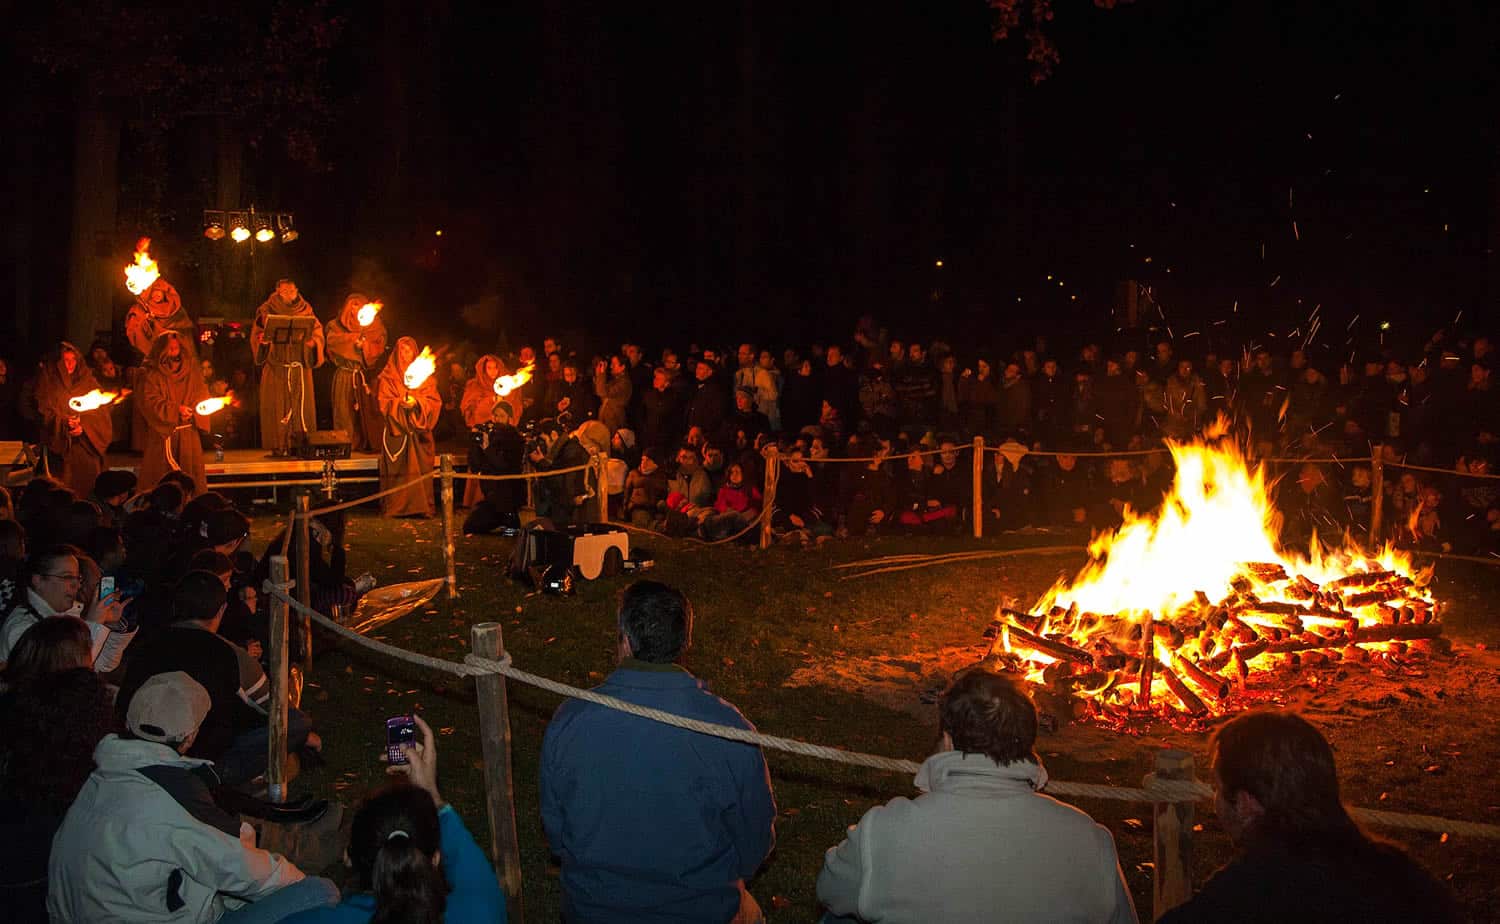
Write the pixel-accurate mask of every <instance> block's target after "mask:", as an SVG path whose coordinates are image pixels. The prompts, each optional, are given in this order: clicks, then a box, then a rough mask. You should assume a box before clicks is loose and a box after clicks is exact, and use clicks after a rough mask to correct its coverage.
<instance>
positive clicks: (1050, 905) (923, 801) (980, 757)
mask: <svg viewBox="0 0 1500 924" xmlns="http://www.w3.org/2000/svg"><path fill="white" fill-rule="evenodd" d="M939 709H940V724H941V728H942V738H941V740H940V742H939V745H938V748H939V750H938V752H937V753H936V754H934V755H932V756H931V757H929V758H927V760H926V761H925V762H923V764H922V768H921V769H920V770H919V771H917V776H916V781H915V782H916V786H917V788H918V789H919V790H921V792H922V795H920V796H918V797H917V798H915V799H907V798H897V799H893V800H892V801H890V802H888V803H886V804H885V805H880V806H876V807H875V808H873V809H870V811H868V812H866V813H865V816H864V817H863V818H861V819H860V821H859V823H858V824H857V825H855V826H854V827H852V828H850V829H849V836H848V838H847V839H846V840H844V842H843V843H841V844H839V845H838V846H837V847H834V848H832V849H830V850H829V851H828V854H827V856H826V857H825V858H824V861H823V871H822V872H821V873H820V874H819V875H818V899H819V900H820V901H821V902H822V903H823V904H824V905H825V906H827V908H828V911H829V913H830V916H834V915H837V916H840V917H839V918H838V919H839V920H863V921H879V922H889V924H902V922H911V924H927V922H935V921H942V922H945V924H953V922H965V921H974V922H980V921H995V920H1005V921H1079V922H1085V921H1098V922H1110V924H1125V922H1134V921H1135V920H1136V915H1135V906H1134V905H1133V904H1132V903H1131V900H1130V893H1129V891H1128V890H1127V889H1126V888H1125V877H1124V875H1123V874H1122V873H1121V872H1120V863H1119V859H1118V857H1117V856H1116V854H1115V844H1114V840H1113V838H1111V837H1110V835H1109V831H1108V830H1107V829H1105V828H1104V827H1103V826H1101V825H1098V824H1095V823H1094V820H1093V819H1092V818H1090V817H1089V816H1088V815H1086V814H1084V813H1083V812H1082V811H1079V810H1078V809H1076V808H1074V807H1072V806H1070V805H1065V804H1063V803H1061V802H1058V801H1057V800H1055V799H1053V798H1051V797H1050V796H1044V795H1042V794H1041V793H1040V792H1038V791H1037V790H1040V789H1041V788H1042V787H1043V786H1045V785H1046V783H1047V771H1046V770H1045V769H1043V768H1042V763H1041V760H1040V758H1038V757H1037V755H1036V752H1035V751H1034V750H1033V747H1034V745H1035V743H1036V732H1037V713H1036V706H1034V705H1033V704H1032V702H1031V700H1030V698H1028V697H1027V695H1026V693H1025V691H1024V690H1023V689H1022V688H1021V686H1020V684H1019V683H1018V682H1017V681H1016V680H1015V679H1013V678H1012V677H1009V676H1006V675H1003V674H996V673H991V672H989V671H986V670H983V669H980V668H974V669H971V670H968V671H965V672H963V673H961V674H959V675H958V677H957V678H955V679H954V681H953V686H952V687H951V688H949V690H948V692H947V693H945V694H944V695H943V699H942V703H941V705H940V706H939ZM827 920H829V918H825V921H827Z"/></svg>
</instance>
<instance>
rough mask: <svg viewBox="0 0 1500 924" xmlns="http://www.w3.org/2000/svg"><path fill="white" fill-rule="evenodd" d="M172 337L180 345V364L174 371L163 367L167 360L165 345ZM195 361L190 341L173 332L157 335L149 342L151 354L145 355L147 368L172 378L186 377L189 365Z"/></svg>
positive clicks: (166, 331) (167, 331) (165, 331)
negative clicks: (157, 370)
mask: <svg viewBox="0 0 1500 924" xmlns="http://www.w3.org/2000/svg"><path fill="white" fill-rule="evenodd" d="M173 337H176V338H177V340H178V342H179V343H181V344H182V354H181V356H182V364H181V365H180V366H179V367H178V368H177V369H176V371H173V370H171V369H169V368H167V367H166V366H165V365H163V363H164V361H165V360H166V358H167V344H168V343H170V342H171V340H172V338H173ZM197 361H198V360H197V358H196V357H195V356H194V355H193V347H192V340H191V339H189V338H187V337H184V336H182V335H181V334H180V332H178V331H175V330H164V331H162V332H161V333H159V334H157V335H156V339H155V340H153V341H151V352H150V353H148V354H147V355H146V365H147V366H149V367H151V368H154V369H161V370H162V371H163V372H166V373H167V374H168V375H170V376H171V377H172V378H178V377H180V376H184V375H187V373H188V367H189V365H191V364H193V363H196V362H197Z"/></svg>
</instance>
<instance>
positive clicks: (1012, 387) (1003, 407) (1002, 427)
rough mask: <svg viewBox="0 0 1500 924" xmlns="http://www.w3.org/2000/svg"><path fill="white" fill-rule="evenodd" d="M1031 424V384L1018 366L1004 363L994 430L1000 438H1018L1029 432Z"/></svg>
mask: <svg viewBox="0 0 1500 924" xmlns="http://www.w3.org/2000/svg"><path fill="white" fill-rule="evenodd" d="M1031 423H1032V394H1031V382H1030V381H1029V380H1028V379H1027V378H1026V377H1025V376H1023V375H1022V374H1021V367H1020V366H1019V365H1018V364H1016V363H1006V364H1005V373H1004V378H1003V379H1002V380H1001V382H1000V402H999V405H998V406H997V407H996V418H995V428H996V429H997V430H999V432H1000V435H1002V436H1018V435H1023V434H1026V433H1029V432H1031Z"/></svg>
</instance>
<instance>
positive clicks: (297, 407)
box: [281, 360, 309, 433]
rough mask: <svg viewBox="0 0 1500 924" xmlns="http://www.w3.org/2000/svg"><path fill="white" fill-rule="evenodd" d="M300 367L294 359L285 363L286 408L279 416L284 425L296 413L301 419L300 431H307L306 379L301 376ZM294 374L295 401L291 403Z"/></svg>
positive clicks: (289, 421) (300, 364)
mask: <svg viewBox="0 0 1500 924" xmlns="http://www.w3.org/2000/svg"><path fill="white" fill-rule="evenodd" d="M301 369H302V363H300V362H297V361H295V360H294V361H292V362H289V363H287V364H286V397H287V409H286V416H285V417H283V418H281V425H282V426H283V427H285V426H286V425H287V424H289V423H291V421H292V415H293V414H296V415H297V416H298V417H299V418H300V419H301V420H302V431H303V432H304V433H306V432H309V431H308V429H307V381H306V380H305V379H304V378H303V377H302V374H301ZM294 374H295V375H296V380H297V401H296V403H293V402H292V400H291V398H292V376H293V375H294Z"/></svg>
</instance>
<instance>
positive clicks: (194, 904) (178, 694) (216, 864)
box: [47, 671, 338, 924]
mask: <svg viewBox="0 0 1500 924" xmlns="http://www.w3.org/2000/svg"><path fill="white" fill-rule="evenodd" d="M211 706H212V700H211V699H210V697H209V693H208V691H207V690H205V689H204V688H203V687H202V686H200V685H199V684H198V683H197V682H196V681H194V680H193V678H192V677H190V676H188V675H187V674H185V673H182V672H180V671H174V672H170V673H163V674H158V675H155V676H153V677H151V678H150V679H149V680H148V681H146V683H145V684H143V685H142V686H141V687H140V688H139V689H138V690H137V691H136V693H135V696H134V697H133V698H132V700H131V702H130V705H129V708H128V710H127V712H126V714H125V727H126V732H125V733H124V734H123V735H108V736H106V737H105V738H104V740H102V741H100V742H99V746H98V747H97V748H96V749H95V750H94V763H95V764H96V765H97V767H98V769H96V770H95V771H94V772H93V773H92V774H91V775H90V776H89V778H88V781H87V782H86V783H84V785H83V788H82V791H81V792H79V794H78V797H77V799H75V800H74V802H73V805H72V807H71V808H69V809H68V812H67V815H66V817H64V819H63V822H62V826H61V827H60V828H59V829H58V831H57V836H56V837H55V838H54V840H53V844H52V856H51V860H50V862H49V864H48V867H47V881H48V891H47V910H48V911H49V912H50V913H51V915H52V920H53V921H55V922H60V924H67V922H75V921H76V922H95V921H150V920H172V921H192V922H205V924H206V922H213V921H219V922H224V924H232V922H235V921H244V922H261V921H279V920H281V919H282V918H284V917H286V916H288V915H291V914H293V913H295V912H298V911H302V910H305V909H308V908H318V907H324V906H328V905H332V904H333V903H335V902H336V901H338V889H337V888H336V887H335V886H334V885H333V883H331V882H329V881H328V880H326V879H315V878H310V877H304V876H303V874H302V871H301V870H299V869H297V867H296V866H295V865H293V864H292V863H291V861H289V860H287V859H286V858H285V857H282V856H279V855H277V854H274V853H269V852H267V851H264V850H261V849H259V848H257V847H256V846H255V831H254V829H253V828H251V827H250V826H249V825H248V824H245V823H243V822H241V821H240V820H239V819H238V818H235V817H234V816H232V815H230V814H228V813H227V812H225V811H224V810H223V809H220V808H219V807H218V806H217V805H215V804H214V801H213V796H212V794H211V792H210V789H209V785H210V784H209V780H210V779H212V777H211V776H209V777H208V778H205V776H204V774H203V770H204V769H205V767H206V762H205V761H202V760H195V759H193V758H190V757H186V756H184V755H185V754H186V753H187V752H188V750H189V749H190V748H191V747H192V744H193V740H194V738H195V737H196V736H197V734H198V729H199V726H200V725H201V724H202V722H203V720H204V717H205V716H207V715H208V713H209V710H210V708H211Z"/></svg>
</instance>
